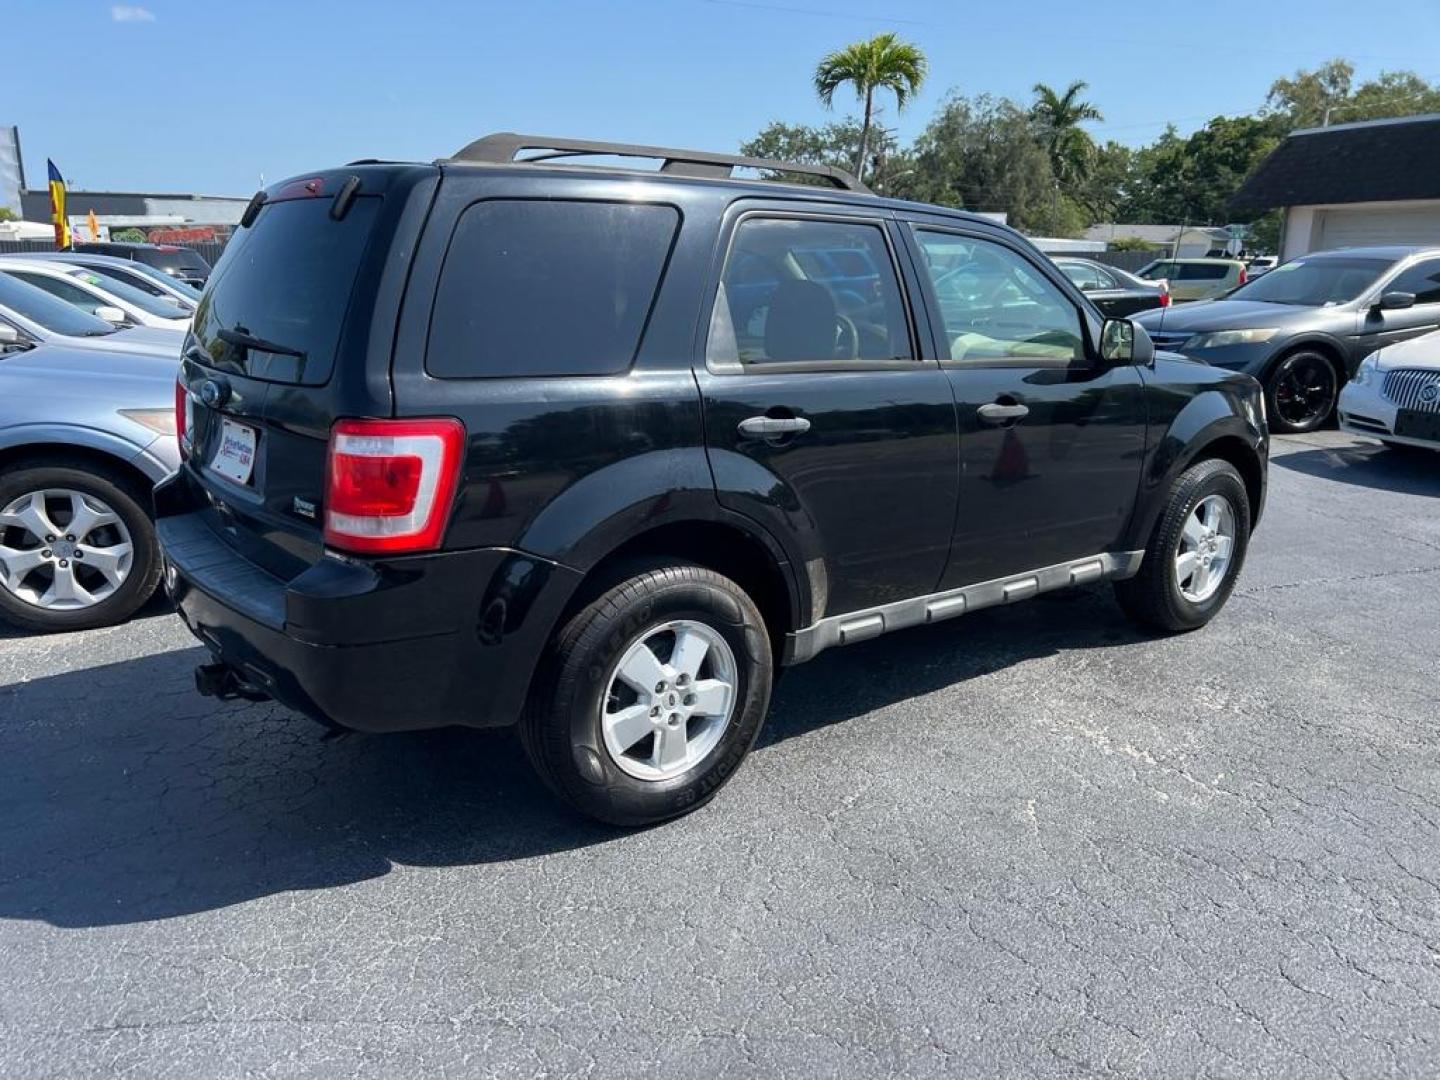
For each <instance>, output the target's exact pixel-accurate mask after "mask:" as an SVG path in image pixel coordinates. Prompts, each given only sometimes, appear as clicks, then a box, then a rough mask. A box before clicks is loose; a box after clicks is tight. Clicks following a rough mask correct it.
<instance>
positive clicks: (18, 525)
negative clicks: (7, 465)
mask: <svg viewBox="0 0 1440 1080" xmlns="http://www.w3.org/2000/svg"><path fill="white" fill-rule="evenodd" d="M144 499H145V494H144V493H143V492H142V491H139V490H137V488H136V486H135V485H133V484H131V483H129V482H128V481H126V480H124V479H122V478H121V477H119V476H116V475H112V474H110V473H108V472H107V471H103V470H100V469H92V468H90V467H88V466H86V467H81V466H79V465H71V464H64V465H60V464H56V465H37V466H30V467H26V468H20V469H17V470H15V471H14V472H12V473H9V474H8V475H5V476H3V477H0V618H4V619H5V620H7V621H8V622H11V623H13V624H15V625H16V626H20V627H23V628H25V629H27V630H37V631H42V632H46V631H64V630H88V629H91V628H93V627H97V626H108V625H110V624H112V623H117V622H123V621H124V620H125V619H128V618H129V617H130V616H131V615H133V614H134V613H135V611H136V610H137V609H139V607H140V606H141V605H142V604H144V603H145V601H147V600H149V599H150V597H151V595H152V594H153V593H154V592H155V588H156V585H157V584H158V583H159V579H160V555H159V550H158V545H157V544H156V540H155V529H154V527H153V525H152V524H151V522H150V517H149V515H148V514H147V513H146V512H145V510H144V508H143V507H142V505H141V504H142V501H143V500H144Z"/></svg>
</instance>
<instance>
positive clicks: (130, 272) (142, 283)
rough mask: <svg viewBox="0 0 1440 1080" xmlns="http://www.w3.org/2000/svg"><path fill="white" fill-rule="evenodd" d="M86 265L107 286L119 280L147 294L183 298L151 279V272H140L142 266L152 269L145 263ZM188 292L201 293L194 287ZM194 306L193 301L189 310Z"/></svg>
mask: <svg viewBox="0 0 1440 1080" xmlns="http://www.w3.org/2000/svg"><path fill="white" fill-rule="evenodd" d="M84 265H85V268H86V269H87V270H89V271H90V272H91V273H94V274H99V275H100V276H101V277H103V278H104V279H105V281H106V285H105V287H106V288H109V287H110V285H109V283H110V282H119V283H120V284H121V285H129V286H130V287H131V288H132V289H139V290H140V291H141V292H143V293H144V294H145V295H146V296H154V297H156V298H158V299H160V300H164V299H165V298H166V297H175V299H177V300H179V299H181V298H180V297H178V296H176V294H175V291H171V290H170V289H166V288H162V287H161V285H160V283H159V282H157V281H153V280H151V278H150V275H149V274H142V273H141V272H140V271H141V269H142V268H143V269H146V270H149V269H150V268H149V267H147V266H145V265H144V264H143V263H126V264H125V266H123V267H119V266H111V265H109V264H108V263H107V264H105V265H95V264H93V263H85V264H84ZM132 268H133V269H132ZM151 272H152V273H155V274H160V271H158V270H154V271H151ZM160 276H161V277H164V276H165V275H164V274H160ZM171 280H172V281H174V282H175V284H176V285H179V284H180V282H179V281H178V280H176V279H174V278H172V279H171ZM187 289H188V287H187ZM176 291H178V290H176ZM188 292H190V293H194V295H195V296H199V295H200V294H199V293H196V292H195V290H194V289H188ZM182 302H183V301H182ZM194 306H195V305H194V304H193V303H191V304H190V307H189V310H194Z"/></svg>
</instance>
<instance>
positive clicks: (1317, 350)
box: [1137, 246, 1440, 432]
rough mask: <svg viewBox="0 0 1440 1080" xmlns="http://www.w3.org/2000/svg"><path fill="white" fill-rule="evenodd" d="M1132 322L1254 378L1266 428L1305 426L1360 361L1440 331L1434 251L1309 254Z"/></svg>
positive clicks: (1320, 416) (1322, 414)
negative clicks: (1217, 293)
mask: <svg viewBox="0 0 1440 1080" xmlns="http://www.w3.org/2000/svg"><path fill="white" fill-rule="evenodd" d="M1137 321H1138V322H1139V323H1140V325H1141V326H1143V327H1144V328H1145V329H1146V331H1147V332H1148V333H1149V335H1150V338H1151V340H1153V341H1154V342H1155V345H1156V347H1157V348H1160V349H1169V350H1173V351H1176V352H1180V353H1183V354H1184V355H1186V356H1188V357H1190V358H1192V359H1195V360H1203V361H1204V362H1206V363H1208V364H1211V365H1213V366H1215V367H1219V368H1224V369H1226V370H1229V371H1241V372H1244V373H1246V374H1248V375H1253V376H1254V377H1255V378H1256V379H1258V380H1259V381H1260V383H1261V384H1262V385H1263V386H1264V387H1265V395H1266V398H1265V401H1266V409H1267V412H1268V415H1269V422H1270V427H1271V429H1272V430H1274V431H1278V432H1304V431H1313V430H1315V429H1316V428H1318V427H1320V426H1321V425H1323V424H1325V423H1326V422H1327V421H1328V420H1329V419H1330V418H1331V416H1332V415H1333V414H1334V412H1335V406H1336V403H1337V401H1338V399H1339V395H1340V390H1341V388H1342V387H1343V386H1345V384H1346V382H1347V380H1349V379H1350V377H1351V376H1352V375H1353V374H1355V373H1356V371H1357V369H1358V368H1359V366H1360V363H1361V361H1362V360H1364V359H1365V358H1366V357H1367V356H1369V355H1370V354H1371V353H1374V352H1375V351H1376V350H1377V349H1383V348H1386V347H1388V346H1391V345H1394V344H1396V343H1398V342H1401V341H1404V340H1406V339H1409V338H1414V337H1419V336H1420V335H1422V334H1427V333H1429V332H1430V331H1433V330H1436V329H1437V328H1440V248H1430V247H1413V246H1412V247H1400V246H1397V247H1375V248H1348V249H1343V250H1338V251H1321V252H1314V253H1312V254H1309V255H1303V256H1301V257H1299V258H1296V259H1291V260H1290V261H1289V262H1286V263H1282V264H1281V265H1280V266H1277V267H1276V268H1275V269H1274V270H1271V271H1270V272H1269V273H1267V274H1265V275H1264V276H1262V277H1259V278H1256V279H1255V280H1253V281H1250V282H1248V283H1247V284H1245V285H1243V286H1241V287H1239V288H1237V289H1235V290H1233V291H1232V292H1230V293H1228V294H1226V295H1225V296H1224V297H1223V298H1221V299H1217V300H1211V301H1208V302H1203V303H1195V304H1186V305H1184V306H1182V307H1171V308H1168V309H1165V310H1163V311H1151V312H1146V313H1144V314H1142V315H1140V316H1137Z"/></svg>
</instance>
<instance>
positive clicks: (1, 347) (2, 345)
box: [0, 323, 22, 352]
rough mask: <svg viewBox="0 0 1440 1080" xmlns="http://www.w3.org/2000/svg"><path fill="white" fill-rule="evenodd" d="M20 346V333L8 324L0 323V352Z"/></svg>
mask: <svg viewBox="0 0 1440 1080" xmlns="http://www.w3.org/2000/svg"><path fill="white" fill-rule="evenodd" d="M21 346H22V342H21V339H20V331H19V330H16V329H15V327H13V326H11V325H9V324H8V323H0V352H6V351H7V350H9V349H14V348H19V347H21Z"/></svg>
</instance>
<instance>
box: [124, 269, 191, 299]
mask: <svg viewBox="0 0 1440 1080" xmlns="http://www.w3.org/2000/svg"><path fill="white" fill-rule="evenodd" d="M126 269H127V270H133V271H134V272H135V273H137V274H143V275H144V276H145V277H148V278H150V279H152V280H154V281H156V282H158V283H159V284H160V285H162V286H163V287H164V288H166V289H169V290H170V291H171V292H177V293H180V294H181V295H182V296H185V297H187V298H188V299H190V300H199V299H200V290H199V289H197V288H195V286H194V285H191V284H190V283H189V282H186V281H181V280H180V279H179V278H177V277H171V276H170V275H169V274H167V273H165V271H164V270H156V269H155V267H153V266H151V265H150V264H149V263H142V262H132V263H130V265H129V266H127V267H126Z"/></svg>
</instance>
